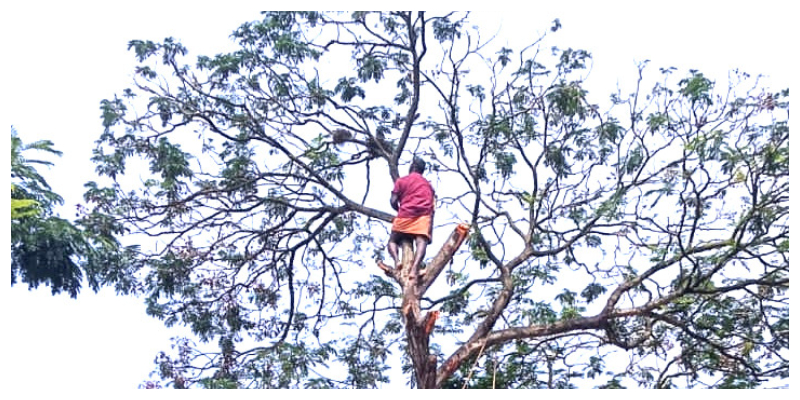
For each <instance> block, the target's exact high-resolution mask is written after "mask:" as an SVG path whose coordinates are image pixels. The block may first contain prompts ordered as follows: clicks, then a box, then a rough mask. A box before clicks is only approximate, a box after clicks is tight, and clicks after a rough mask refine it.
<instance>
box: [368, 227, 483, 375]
mask: <svg viewBox="0 0 800 400" xmlns="http://www.w3.org/2000/svg"><path fill="white" fill-rule="evenodd" d="M467 232H469V225H467V224H460V225H459V226H458V227H457V228H456V229H455V230H454V231H453V233H452V234H451V235H450V237H449V238H448V239H447V241H446V242H445V243H444V245H442V248H441V249H440V250H439V252H438V253H437V254H436V255H435V256H434V257H433V259H432V260H431V261H430V262H429V263H428V264H427V267H426V269H425V274H424V275H420V274H419V271H418V270H417V269H416V268H411V264H412V262H413V260H414V248H413V245H412V243H411V242H410V241H403V242H401V243H400V251H401V252H402V254H401V262H400V266H399V268H396V269H393V268H390V267H388V266H386V265H385V264H383V263H382V262H380V261H378V267H380V268H381V269H382V270H383V271H384V272H385V273H386V275H389V276H391V277H392V278H394V280H395V281H397V282H398V283H399V284H400V286H401V287H402V288H403V302H402V306H401V312H402V315H403V321H404V323H405V328H406V338H407V340H408V351H409V356H410V358H411V362H412V364H413V365H414V377H415V379H416V382H417V387H418V388H420V389H435V388H437V387H438V385H437V381H436V375H437V371H436V368H437V365H436V356H435V355H432V354H430V334H431V332H432V331H433V327H434V325H435V323H436V319H437V318H438V315H439V312H438V311H434V310H431V311H428V312H427V313H425V315H424V316H423V315H422V310H421V308H420V298H421V297H422V295H423V294H424V293H425V291H426V290H427V289H428V288H429V287H430V285H431V284H432V283H433V281H435V280H436V278H437V277H438V276H439V274H440V273H441V272H442V270H443V269H444V266H445V265H447V263H448V262H450V260H451V259H452V258H453V255H454V254H455V252H456V250H458V248H459V246H461V244H462V243H463V242H464V239H465V238H466V236H467Z"/></svg>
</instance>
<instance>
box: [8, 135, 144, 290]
mask: <svg viewBox="0 0 800 400" xmlns="http://www.w3.org/2000/svg"><path fill="white" fill-rule="evenodd" d="M31 151H37V152H45V153H49V154H54V155H61V152H59V151H57V150H55V149H54V148H53V142H51V141H49V140H43V141H38V142H34V143H28V144H26V143H24V142H23V141H22V139H21V138H20V137H19V136H18V135H17V132H16V130H15V129H14V128H13V127H12V128H11V180H12V184H11V185H12V186H11V188H12V191H11V285H12V286H13V285H15V284H17V283H18V282H22V283H26V284H27V285H28V287H29V288H31V289H34V288H37V287H39V285H45V286H49V287H50V290H51V291H52V293H53V294H54V295H55V294H59V293H62V292H64V293H67V294H69V296H70V297H73V298H75V297H77V295H78V293H79V292H80V289H81V287H82V285H83V280H84V278H85V279H86V280H87V282H88V284H89V286H90V287H91V288H92V289H94V290H95V291H97V290H98V289H99V287H100V286H101V285H102V284H105V283H110V282H112V281H113V280H117V277H115V278H114V279H113V280H108V279H107V277H109V276H112V275H113V274H114V272H113V271H114V270H115V268H117V267H118V266H119V265H120V263H119V261H118V260H119V258H120V257H122V256H123V255H125V254H130V252H129V251H125V250H124V249H120V248H119V247H118V243H117V241H116V239H114V235H115V234H117V233H119V231H112V232H108V231H106V232H102V231H98V230H96V229H95V228H96V227H95V226H94V225H93V224H92V223H91V220H90V219H89V218H87V219H79V220H78V221H77V224H73V223H71V222H70V221H67V220H65V219H63V218H59V217H58V216H57V215H56V214H55V207H56V206H58V205H60V204H62V203H63V199H62V198H61V196H59V195H58V194H57V193H55V192H53V191H52V189H51V188H50V185H48V183H47V181H46V180H45V179H44V177H42V175H40V174H39V172H38V171H37V170H36V168H35V166H36V165H45V166H52V165H53V164H52V163H51V162H50V161H46V160H39V159H31V158H28V154H30V153H31ZM80 210H81V209H80V208H79V211H80ZM117 282H118V283H119V285H120V286H118V287H120V288H122V287H123V286H124V285H125V281H124V280H123V279H121V278H119V279H118V280H117Z"/></svg>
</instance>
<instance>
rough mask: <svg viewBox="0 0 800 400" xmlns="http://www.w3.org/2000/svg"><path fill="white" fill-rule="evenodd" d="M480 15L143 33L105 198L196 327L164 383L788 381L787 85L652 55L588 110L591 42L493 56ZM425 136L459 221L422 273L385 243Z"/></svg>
mask: <svg viewBox="0 0 800 400" xmlns="http://www.w3.org/2000/svg"><path fill="white" fill-rule="evenodd" d="M467 18H468V15H462V14H458V13H449V14H446V15H441V16H429V15H427V14H425V13H421V12H420V13H411V12H392V13H372V12H357V13H353V14H328V13H325V14H323V13H317V12H266V13H264V15H263V18H262V19H260V20H257V21H253V22H248V23H244V24H243V25H241V27H239V28H238V29H237V30H236V31H235V32H234V33H233V35H232V37H233V38H234V39H235V40H236V42H237V43H238V45H239V48H238V50H236V51H233V52H231V53H226V54H218V55H216V56H213V57H210V56H199V57H197V58H196V60H195V61H194V62H190V61H187V60H186V59H187V54H188V50H187V49H186V48H185V47H184V46H183V45H181V44H180V43H179V42H177V41H176V40H174V39H172V38H167V39H165V40H164V41H163V42H160V43H157V42H153V41H149V40H133V41H131V42H130V45H129V48H130V49H132V50H133V51H134V53H135V55H136V57H137V59H138V60H139V62H140V64H139V66H138V67H137V68H136V78H135V80H134V87H133V88H129V89H125V90H124V91H123V92H122V95H121V96H119V97H114V98H113V99H107V100H103V101H102V102H101V111H102V118H103V124H104V127H105V130H104V132H103V134H102V135H101V137H100V139H99V140H98V142H97V148H96V150H95V155H94V161H95V162H96V164H97V171H98V173H99V174H101V175H102V176H105V177H107V178H108V184H107V185H108V186H107V187H105V188H102V189H100V186H99V185H98V184H96V183H90V187H91V188H92V193H102V194H103V195H102V196H97V195H94V196H90V198H91V200H92V202H93V205H94V209H93V212H96V213H97V215H98V218H99V217H100V216H102V218H104V220H107V221H113V224H115V225H114V226H117V227H118V228H117V229H118V230H119V229H123V228H125V229H129V230H130V231H131V235H132V234H138V235H139V237H141V238H142V239H141V241H140V243H141V244H142V246H143V247H142V249H141V252H140V253H139V254H138V255H137V257H136V258H135V259H134V260H131V264H130V265H129V267H128V268H127V269H126V276H128V277H130V279H132V280H134V279H135V281H136V283H135V284H132V285H130V287H131V288H132V291H133V292H135V293H141V294H143V295H144V296H145V297H146V303H147V310H148V313H149V314H150V315H153V316H155V317H158V318H161V319H163V320H164V322H165V323H166V324H167V325H168V326H171V325H174V324H176V323H182V324H186V325H188V326H189V327H191V329H192V331H193V332H194V333H195V334H196V335H197V337H198V338H199V342H195V341H193V340H190V339H188V338H185V339H181V340H179V341H177V342H176V343H175V348H176V352H175V353H173V354H167V353H166V352H165V353H161V354H160V355H159V356H158V358H157V363H158V366H159V368H158V376H159V378H160V379H163V380H164V381H166V383H167V384H171V385H173V386H174V387H263V388H268V387H376V386H379V385H380V384H381V383H384V382H387V381H388V379H389V378H388V373H389V372H388V371H389V368H390V364H393V363H396V362H400V361H399V360H402V369H403V371H404V373H407V374H408V376H409V378H410V379H409V382H410V384H411V385H413V386H416V387H421V388H435V387H464V386H467V387H509V388H514V387H522V388H534V387H536V388H538V387H573V386H577V385H583V386H586V385H591V386H599V387H624V386H630V385H641V386H646V387H676V386H690V387H691V386H711V387H753V386H756V385H758V384H759V383H760V382H762V381H764V380H765V379H770V378H787V377H788V358H787V350H788V337H789V336H788V334H789V323H788V322H789V319H788V318H789V316H788V292H787V289H788V285H789V276H788V268H789V259H788V257H789V247H788V234H789V227H788V216H789V207H788V189H789V181H788V175H789V172H788V162H789V153H788V125H787V121H788V108H789V106H788V90H784V91H779V92H768V91H766V89H765V88H762V87H760V86H759V85H758V84H755V85H750V82H751V81H752V78H751V77H750V76H749V75H747V74H744V73H736V74H734V75H733V78H732V80H731V81H730V82H729V83H728V85H727V87H724V86H725V84H724V83H722V84H719V83H718V82H714V81H712V80H710V79H709V78H707V77H706V76H704V75H703V74H702V73H701V72H699V71H689V72H688V74H685V75H681V74H680V73H678V72H677V71H675V70H674V69H673V68H666V69H661V70H660V73H657V72H653V71H652V70H651V69H649V68H647V67H646V65H644V64H643V65H642V66H641V68H640V70H639V76H638V81H637V82H638V84H637V86H636V88H635V90H634V91H633V93H630V94H626V95H623V94H622V93H615V94H612V96H611V99H610V102H609V104H602V103H596V102H593V101H592V100H591V98H590V96H589V93H588V91H587V90H586V89H585V88H584V80H585V78H586V74H587V72H586V65H587V62H588V61H590V59H591V58H590V54H588V53H587V52H586V51H583V50H575V49H570V48H568V49H557V48H553V51H552V53H551V54H550V55H548V52H546V51H544V50H543V49H542V43H543V41H544V39H545V37H544V36H543V37H541V38H539V39H538V40H536V41H534V43H532V44H531V46H529V47H526V48H524V49H521V50H513V49H508V48H499V49H497V50H496V51H495V52H490V51H489V49H491V47H490V45H491V43H490V42H486V41H484V40H482V38H481V37H480V35H479V31H478V30H477V28H475V29H470V28H468V26H469V25H468V23H467V21H468V20H467ZM559 28H560V23H559V22H558V21H556V22H555V23H554V25H553V27H552V30H557V29H559ZM548 64H549V65H551V66H550V67H548V66H547V65H548ZM483 73H485V74H483ZM748 85H750V86H748ZM648 87H649V89H647V88H648ZM413 155H420V156H423V157H426V158H428V159H429V160H431V161H432V167H433V168H432V169H433V171H432V172H431V175H430V177H431V179H432V180H433V181H434V185H435V186H436V188H437V194H438V196H439V200H438V204H437V218H436V219H437V223H438V224H439V225H437V226H436V229H435V237H436V238H437V239H436V240H437V241H438V242H439V243H442V239H446V240H444V243H443V246H442V250H440V251H439V252H438V253H434V256H433V257H432V258H431V259H430V260H428V261H427V265H426V267H427V268H426V270H427V272H426V274H425V275H424V276H423V277H420V278H419V279H418V280H417V281H414V280H413V279H410V278H409V276H408V275H407V272H403V273H397V272H396V271H395V270H392V269H389V268H385V269H384V270H383V271H381V269H379V268H378V267H377V266H376V265H375V263H374V262H373V259H375V258H378V259H379V258H380V257H381V256H382V254H383V250H384V248H383V246H384V243H385V241H386V239H387V238H388V229H389V223H390V221H391V220H392V217H393V216H392V214H389V213H387V212H386V211H384V210H385V209H387V207H388V192H389V190H390V189H391V182H390V181H389V178H391V179H392V180H396V179H397V178H398V177H399V176H400V175H401V173H403V172H404V168H405V166H406V165H407V163H408V162H409V161H410V160H411V158H412V156H413ZM145 163H146V164H145ZM142 167H145V168H146V169H147V171H146V172H140V171H142V170H143V169H144V168H142ZM131 172H133V173H131ZM138 174H144V176H139V175H138ZM130 175H133V176H130ZM131 178H133V179H131ZM387 182H388V183H387ZM462 222H465V223H466V224H467V225H468V229H469V233H468V237H467V238H466V241H465V243H464V246H463V248H460V247H459V245H460V240H461V239H462V236H460V235H459V233H458V231H457V230H454V228H456V227H457V225H458V224H459V223H462ZM109 223H112V222H109ZM450 232H453V233H452V234H451V233H450ZM448 234H450V236H449V237H448V236H447V235H448ZM131 235H129V236H128V238H133V237H134V236H131ZM435 247H436V246H435V245H434V248H435ZM382 272H384V274H382ZM437 313H438V314H437ZM437 315H441V318H439V319H438V320H437V319H436V316H437ZM426 328H428V329H426ZM429 329H432V330H429ZM217 347H218V348H217ZM619 351H622V352H623V354H624V357H622V358H620V357H615V355H614V354H615V353H616V352H619ZM621 360H622V361H621Z"/></svg>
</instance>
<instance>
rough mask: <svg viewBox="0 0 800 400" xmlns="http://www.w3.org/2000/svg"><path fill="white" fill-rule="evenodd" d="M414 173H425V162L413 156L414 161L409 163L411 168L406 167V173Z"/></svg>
mask: <svg viewBox="0 0 800 400" xmlns="http://www.w3.org/2000/svg"><path fill="white" fill-rule="evenodd" d="M412 172H416V173H418V174H422V173H423V172H425V160H423V159H421V158H419V157H417V156H414V160H412V161H411V166H410V167H408V173H409V174H410V173H412Z"/></svg>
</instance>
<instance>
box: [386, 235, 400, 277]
mask: <svg viewBox="0 0 800 400" xmlns="http://www.w3.org/2000/svg"><path fill="white" fill-rule="evenodd" d="M386 247H387V248H388V250H389V256H390V257H392V260H394V267H395V268H397V269H401V268H402V265H400V262H399V261H398V257H397V234H396V233H394V232H392V233H391V235H389V244H388V245H387V246H386Z"/></svg>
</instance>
